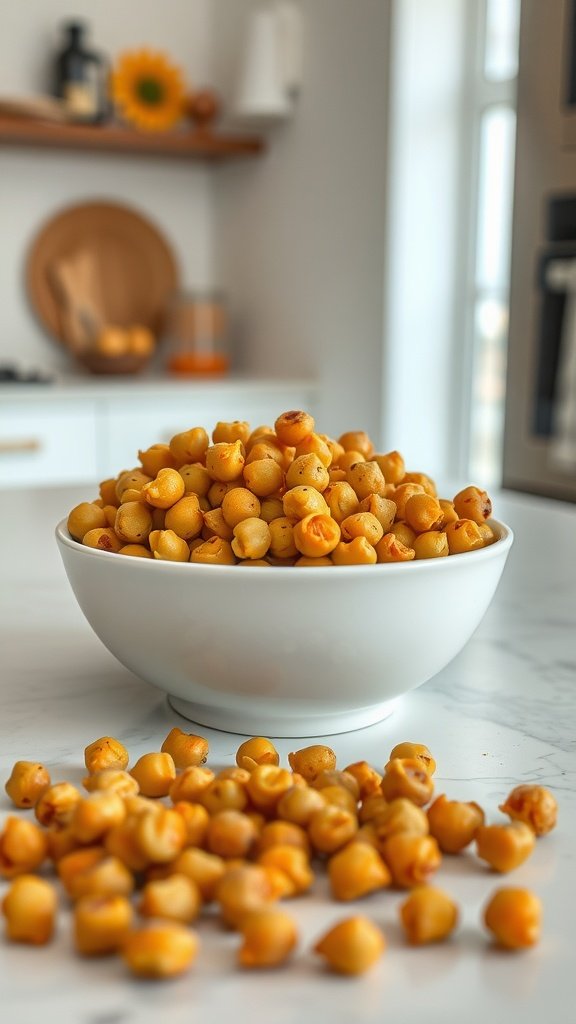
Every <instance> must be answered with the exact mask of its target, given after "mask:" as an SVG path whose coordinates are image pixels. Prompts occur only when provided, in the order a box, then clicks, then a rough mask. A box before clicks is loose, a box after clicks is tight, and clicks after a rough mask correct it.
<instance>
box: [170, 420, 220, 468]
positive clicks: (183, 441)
mask: <svg viewBox="0 0 576 1024" xmlns="http://www.w3.org/2000/svg"><path fill="white" fill-rule="evenodd" d="M209 444H210V438H209V437H208V434H207V433H206V431H205V430H204V428H203V427H192V429H191V430H185V431H183V433H181V434H174V437H173V438H171V440H170V451H171V452H172V455H173V456H174V460H175V462H176V464H177V465H179V466H186V465H189V464H190V463H191V462H202V461H203V460H204V456H205V455H206V449H207V448H208V445H209Z"/></svg>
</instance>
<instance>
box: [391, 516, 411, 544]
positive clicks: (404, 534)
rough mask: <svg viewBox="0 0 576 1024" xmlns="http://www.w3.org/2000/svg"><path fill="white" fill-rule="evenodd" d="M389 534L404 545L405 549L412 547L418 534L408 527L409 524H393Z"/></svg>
mask: <svg viewBox="0 0 576 1024" xmlns="http://www.w3.org/2000/svg"><path fill="white" fill-rule="evenodd" d="M389 532H390V533H391V534H392V535H393V536H394V537H396V540H397V541H400V543H401V544H403V545H404V547H406V548H411V547H412V544H413V543H414V538H415V536H416V534H415V532H414V530H412V529H411V527H410V526H408V523H404V522H402V523H393V524H392V526H391V527H390V530H389Z"/></svg>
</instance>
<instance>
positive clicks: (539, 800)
mask: <svg viewBox="0 0 576 1024" xmlns="http://www.w3.org/2000/svg"><path fill="white" fill-rule="evenodd" d="M500 810H501V811H503V812H504V814H507V815H508V816H509V817H510V818H513V819H514V820H515V821H523V822H524V823H525V824H526V825H529V826H530V828H531V829H532V831H533V832H534V834H535V835H537V836H544V835H546V834H547V833H548V832H551V831H552V829H553V828H554V826H555V825H556V818H557V815H558V804H557V803H556V800H555V799H554V797H553V796H552V793H551V792H550V790H549V789H546V788H545V787H544V786H535V785H524V786H516V788H515V789H513V790H512V792H511V793H509V794H508V796H507V797H506V801H505V802H504V803H503V804H500Z"/></svg>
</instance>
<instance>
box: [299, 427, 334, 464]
mask: <svg viewBox="0 0 576 1024" xmlns="http://www.w3.org/2000/svg"><path fill="white" fill-rule="evenodd" d="M301 455H317V456H318V458H319V459H320V462H321V463H322V465H323V466H325V467H326V469H328V467H329V465H330V463H331V462H332V451H331V449H330V447H329V445H327V444H326V441H324V439H323V438H322V437H320V435H319V434H308V436H307V437H305V438H304V439H303V440H302V441H300V443H299V444H297V445H296V450H295V452H294V458H296V459H298V458H299V457H300V456H301Z"/></svg>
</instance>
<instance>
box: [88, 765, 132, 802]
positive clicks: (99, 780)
mask: <svg viewBox="0 0 576 1024" xmlns="http://www.w3.org/2000/svg"><path fill="white" fill-rule="evenodd" d="M82 785H83V786H84V789H87V790H88V792H89V793H95V792H97V791H98V790H112V791H113V792H115V793H118V796H121V797H122V798H123V799H125V798H126V797H129V796H137V794H138V793H139V792H140V787H139V785H138V783H137V782H136V779H133V778H132V776H131V775H130V773H129V772H126V771H122V770H120V769H117V768H103V769H102V771H100V772H95V773H94V775H88V776H87V777H86V778H85V779H83V780H82ZM78 795H80V794H78Z"/></svg>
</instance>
